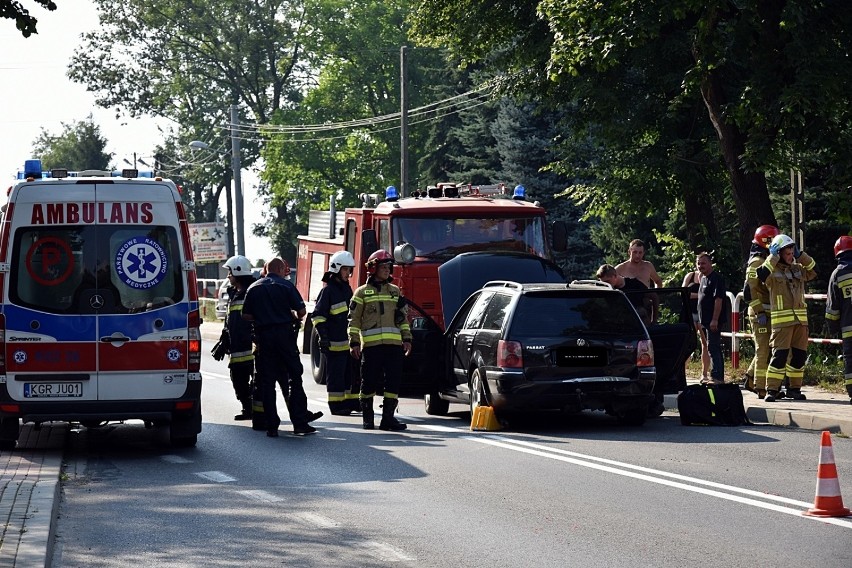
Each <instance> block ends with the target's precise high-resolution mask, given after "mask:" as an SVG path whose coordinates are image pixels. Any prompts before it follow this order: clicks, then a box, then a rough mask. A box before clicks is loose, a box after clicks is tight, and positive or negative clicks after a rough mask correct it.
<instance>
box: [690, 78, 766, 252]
mask: <svg viewBox="0 0 852 568" xmlns="http://www.w3.org/2000/svg"><path fill="white" fill-rule="evenodd" d="M701 95H702V97H703V99H704V104H705V106H706V107H707V112H708V114H709V115H710V121H711V122H712V123H713V128H714V129H715V130H716V134H717V136H718V137H719V146H720V148H721V150H722V156H723V158H724V160H725V166H726V167H727V169H728V173H729V175H730V177H731V188H732V191H733V196H734V204H735V205H736V208H737V217H738V218H739V222H740V250H741V256H742V258H743V260H745V259H746V258H747V257H748V251H749V249H750V248H751V240H752V238H753V236H754V230H755V229H756V228H757V227H758V226H760V225H777V222H776V220H775V213H774V212H773V211H772V205H771V203H770V201H769V190H768V189H767V187H766V176H765V175H764V173H763V172H748V171H746V170H745V166H744V164H743V160H742V156H743V155H744V153H745V143H746V134H745V133H743V132H742V131H741V130H740V129H739V128H738V127H737V126H736V125H734V124H730V123H728V122H727V119H726V117H725V114H724V111H723V110H722V109H723V108H724V105H725V102H726V101H725V95H724V91H723V89H722V83H721V80H720V77H719V74H718V72H717V71H710V72H709V73H708V75H707V77H706V78H705V80H704V82H703V83H702V85H701Z"/></svg>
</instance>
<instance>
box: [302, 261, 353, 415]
mask: <svg viewBox="0 0 852 568" xmlns="http://www.w3.org/2000/svg"><path fill="white" fill-rule="evenodd" d="M353 268H355V258H354V257H353V256H352V254H351V253H349V252H348V251H345V250H342V251H338V252H336V253H334V254H333V255H331V258H330V259H329V261H328V270H327V271H326V273H325V274H324V275H323V277H322V281H323V282H325V284H326V285H325V286H324V287H323V289H322V290H320V293H319V296H318V297H317V302H316V307H315V308H314V312H313V314H312V315H311V321H312V322H313V324H314V329H316V330H317V334H318V335H319V346H320V349H321V350H322V353H323V354H324V355H325V370H324V376H325V387H326V391H327V393H328V408H329V410H331V413H332V414H334V415H337V416H349V415H350V414H351V413H352V412H358V411H359V410H360V406H359V403H358V392H357V391H355V393H353V392H352V375H353V373H352V366H353V361H352V358H351V357H350V356H349V332H348V329H347V328H348V324H349V302H350V301H351V300H352V288H351V287H350V286H349V277H350V276H351V275H352V269H353Z"/></svg>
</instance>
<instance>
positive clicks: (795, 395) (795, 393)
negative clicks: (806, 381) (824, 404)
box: [787, 388, 808, 400]
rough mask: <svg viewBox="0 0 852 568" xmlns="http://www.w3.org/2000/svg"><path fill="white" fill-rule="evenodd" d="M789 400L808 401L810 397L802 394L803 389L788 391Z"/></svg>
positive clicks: (789, 389) (790, 389)
mask: <svg viewBox="0 0 852 568" xmlns="http://www.w3.org/2000/svg"><path fill="white" fill-rule="evenodd" d="M787 398H792V399H793V400H808V397H806V396H805V395H803V394H802V389H794V388H788V389H787Z"/></svg>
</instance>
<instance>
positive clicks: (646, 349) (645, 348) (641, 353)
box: [636, 339, 654, 367]
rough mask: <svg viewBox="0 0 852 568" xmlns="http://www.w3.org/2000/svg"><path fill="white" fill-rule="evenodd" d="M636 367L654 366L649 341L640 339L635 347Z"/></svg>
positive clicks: (652, 347) (652, 351)
mask: <svg viewBox="0 0 852 568" xmlns="http://www.w3.org/2000/svg"><path fill="white" fill-rule="evenodd" d="M636 366H637V367H653V366H654V344H653V343H651V340H650V339H642V340H641V341H639V344H638V345H637V346H636Z"/></svg>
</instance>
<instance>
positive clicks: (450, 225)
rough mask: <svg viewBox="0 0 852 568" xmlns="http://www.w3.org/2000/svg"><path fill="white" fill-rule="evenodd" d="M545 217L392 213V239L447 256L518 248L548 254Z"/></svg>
mask: <svg viewBox="0 0 852 568" xmlns="http://www.w3.org/2000/svg"><path fill="white" fill-rule="evenodd" d="M544 231H545V226H544V219H543V218H541V217H521V218H515V217H510V218H491V219H467V218H441V217H416V218H415V217H395V218H394V219H393V240H394V242H395V244H399V243H402V242H407V243H410V244H411V245H413V246H414V248H415V250H416V253H417V256H423V257H429V258H439V259H444V260H446V259H449V258H452V257H453V256H455V255H457V254H461V253H463V252H472V251H483V250H508V251H521V252H528V253H531V254H535V255H537V256H541V257H544V258H547V256H548V251H547V244H546V243H547V240H546V239H545V236H544Z"/></svg>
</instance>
